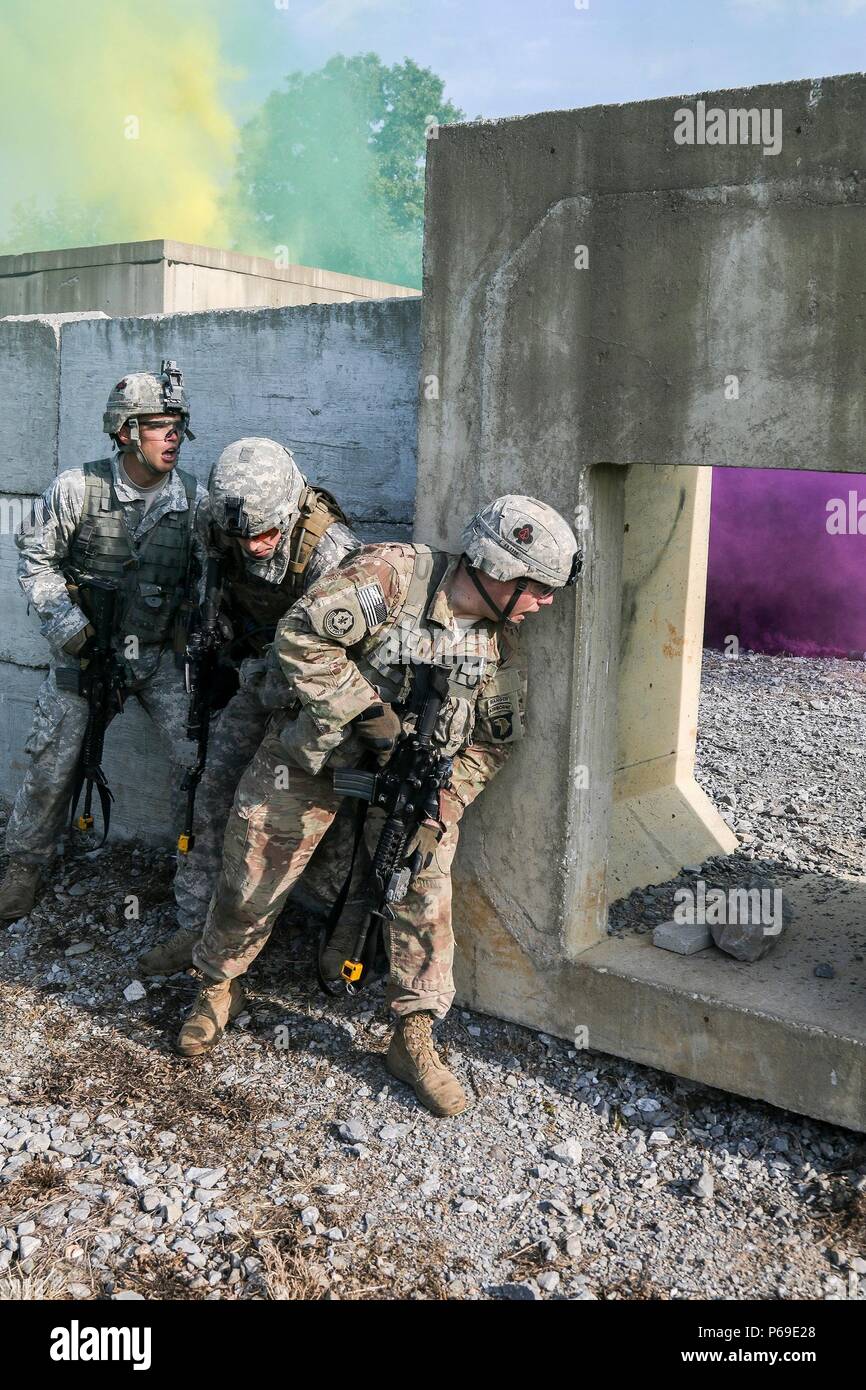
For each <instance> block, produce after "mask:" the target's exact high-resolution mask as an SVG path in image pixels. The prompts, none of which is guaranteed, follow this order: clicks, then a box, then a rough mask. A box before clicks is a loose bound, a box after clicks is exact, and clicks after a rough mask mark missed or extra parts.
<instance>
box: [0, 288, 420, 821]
mask: <svg viewBox="0 0 866 1390" xmlns="http://www.w3.org/2000/svg"><path fill="white" fill-rule="evenodd" d="M419 319H420V300H419V299H418V298H414V299H412V298H405V299H392V300H383V301H377V302H366V303H365V302H357V301H356V302H352V303H345V304H333V305H309V306H305V307H300V308H286V309H260V310H253V311H248V310H241V311H224V312H216V313H196V314H171V315H163V316H155V317H150V318H148V317H143V318H117V319H109V318H105V317H104V316H102V315H99V316H91V317H85V316H80V315H69V316H63V315H61V316H54V317H46V318H38V317H31V318H19V319H14V318H13V319H6V320H0V603H2V604H3V607H4V610H5V612H6V614H7V618H6V623H5V624H4V626H3V629H2V632H0V795H2V796H4V797H6V798H9V797H11V796H13V795H14V793H15V790H16V788H17V786H18V783H19V781H20V778H21V775H22V772H23V767H24V763H23V760H22V750H23V744H24V740H25V738H26V736H27V731H28V728H29V724H30V712H31V706H32V702H33V696H34V694H35V691H36V688H37V686H38V683H39V680H40V679H41V675H42V671H41V669H40V668H41V667H43V666H44V665H45V663H46V662H47V656H48V651H47V647H46V644H45V642H44V641H43V639H42V637H41V636H40V634H39V629H38V619H37V618H36V617H35V615H34V614H32V613H31V614H30V615H29V616H28V614H27V612H26V605H25V603H24V600H23V596H22V594H21V591H20V589H19V588H18V585H17V582H16V580H15V560H16V554H17V552H16V551H15V547H14V540H13V535H12V532H13V530H14V526H15V524H17V522H18V520H20V517H21V514H22V509H24V510H26V509H28V508H29V506H30V504H31V501H32V498H33V496H34V495H35V494H38V493H39V492H40V491H42V490H43V489H44V488H45V487H47V486H48V484H49V483H50V482H51V480H52V478H53V477H54V476H55V475H56V473H57V471H59V470H63V469H66V468H73V467H76V466H80V464H81V463H83V462H84V461H85V460H87V459H92V458H98V457H102V456H104V455H105V454H106V452H107V448H106V445H107V440H106V437H105V436H104V435H103V434H102V432H101V428H100V426H101V418H102V411H103V408H104V404H105V400H106V397H107V395H108V392H109V390H110V389H111V387H112V386H113V384H114V383H115V381H117V380H118V379H119V377H120V376H122V375H123V374H124V372H127V371H129V370H130V369H131V368H134V367H144V368H153V367H154V366H158V364H159V359H160V358H161V357H173V358H175V359H176V360H177V361H178V362H179V363H180V365H181V367H182V368H183V370H184V372H185V374H186V380H187V384H188V386H189V393H190V397H191V408H192V421H193V429H194V431H195V433H196V439H195V440H194V441H193V442H192V443H187V444H185V446H184V453H183V463H184V466H185V467H187V468H189V469H191V470H192V471H193V472H194V473H195V474H196V476H197V477H198V478H199V479H201V481H202V482H205V481H206V480H207V475H208V472H209V470H210V468H211V465H212V463H213V462H214V460H215V459H216V458H217V457H218V455H219V453H220V452H221V450H222V449H223V448H224V447H225V446H226V444H228V443H230V442H231V441H232V440H234V439H238V438H240V437H241V436H242V435H244V434H262V435H267V436H271V437H273V438H275V439H279V440H281V441H282V442H283V443H285V444H287V445H288V446H289V447H290V448H291V449H292V450H293V451H294V453H295V457H296V459H297V462H298V465H299V467H300V468H301V470H302V471H303V472H304V473H305V474H306V475H307V476H308V477H309V478H310V480H311V481H313V482H317V483H319V484H321V485H322V486H324V487H327V488H329V489H330V490H331V491H333V492H334V493H336V495H337V496H338V497H339V498H340V500H341V501H342V503H343V505H344V507H345V509H346V511H347V512H348V513H349V515H350V516H351V517H352V518H353V519H354V520H355V521H356V523H357V524H358V529H359V530H360V532H361V534H362V535H363V536H364V538H365V539H367V540H377V539H382V538H384V537H385V536H389V537H392V536H395V535H397V536H405V535H408V534H409V530H410V527H411V521H412V511H413V503H414V493H415V436H416V409H417V407H416V400H417V383H418V359H419ZM22 420H23V422H24V424H23V426H22ZM106 770H107V772H108V776H109V780H110V782H111V785H112V787H113V788H115V790H116V791H117V796H118V801H117V806H116V811H115V816H116V825H117V831H118V833H120V834H124V833H127V834H136V835H141V836H142V837H144V838H146V839H150V840H154V839H159V838H162V837H164V835H165V834H167V833H168V829H169V826H168V803H167V797H166V792H167V788H166V782H165V775H164V772H163V760H162V757H161V754H160V751H159V745H158V743H157V741H156V740H155V738H154V737H153V735H152V732H151V730H150V727H149V725H148V723H147V720H146V719H145V717H144V716H143V715H142V714H140V712H139V711H137V710H136V709H131V710H129V711H128V712H127V713H125V714H124V716H123V718H122V719H120V720H117V721H116V722H115V724H114V725H113V726H112V728H111V729H110V730H109V735H108V740H107V759H106ZM115 816H113V817H112V829H113V828H114V826H115Z"/></svg>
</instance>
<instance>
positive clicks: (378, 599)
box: [355, 584, 388, 627]
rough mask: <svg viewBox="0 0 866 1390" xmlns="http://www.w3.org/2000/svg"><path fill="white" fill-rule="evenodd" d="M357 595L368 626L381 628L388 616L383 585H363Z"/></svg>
mask: <svg viewBox="0 0 866 1390" xmlns="http://www.w3.org/2000/svg"><path fill="white" fill-rule="evenodd" d="M355 593H356V594H357V596H358V603H359V604H360V607H361V612H362V613H363V615H364V620H365V622H366V624H367V626H368V627H379V625H380V624H381V623H384V621H385V619H386V618H387V616H388V605H387V603H386V602H385V591H384V590H383V588H382V586H381V584H363V585H362V586H361V588H360V589H356V590H355Z"/></svg>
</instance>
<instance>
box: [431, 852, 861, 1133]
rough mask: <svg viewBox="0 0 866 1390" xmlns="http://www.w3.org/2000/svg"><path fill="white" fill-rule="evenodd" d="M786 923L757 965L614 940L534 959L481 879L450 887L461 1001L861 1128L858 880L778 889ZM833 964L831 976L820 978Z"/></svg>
mask: <svg viewBox="0 0 866 1390" xmlns="http://www.w3.org/2000/svg"><path fill="white" fill-rule="evenodd" d="M785 894H786V897H789V898H790V900H791V903H792V905H793V907H794V910H795V920H794V926H793V927H792V928H791V929H790V931H789V932H788V933H787V934H786V935H785V936H784V937H783V938H782V939H781V940H780V941H779V943H778V945H777V946H776V947H775V949H774V950H773V951H772V952H771V953H770V954H769V955H768V956H767V957H765V959H764V960H762V961H757V962H755V963H754V964H752V965H747V964H744V963H743V962H740V961H735V960H733V959H731V958H730V957H728V956H725V955H723V954H722V953H721V952H720V951H717V950H716V949H715V948H711V949H710V950H707V951H699V952H698V953H697V954H695V955H693V956H676V955H673V954H672V953H671V952H669V951H662V950H659V949H658V948H656V947H654V946H653V945H652V943H651V941H650V940H649V938H648V937H645V936H632V937H627V938H624V939H621V940H620V939H614V938H609V939H608V940H607V941H605V942H602V943H601V944H600V945H598V946H593V947H591V948H590V949H589V950H587V951H584V952H583V953H582V954H581V955H579V956H578V957H577V958H576V959H573V960H561V961H559V962H554V963H551V964H545V963H543V962H541V961H539V960H533V959H530V958H529V956H527V955H526V953H525V952H523V951H522V950H521V948H520V947H519V946H518V944H517V942H516V941H515V940H514V938H513V936H512V935H511V934H510V933H509V932H508V931H507V930H506V929H505V928H504V927H503V926H502V924H501V921H500V920H499V919H498V918H497V917H496V914H495V909H493V907H492V904H491V903H490V902H489V900H488V899H487V898H486V897H485V895H484V893H483V892H482V891H481V890H480V889H479V886H478V884H477V883H476V882H474V881H472V880H469V881H467V880H466V879H465V878H463V879H462V881H460V883H459V884H458V892H457V893H456V895H455V901H456V902H457V903H459V904H460V908H459V920H458V921H457V922H456V924H455V931H456V932H457V935H458V950H457V978H458V995H459V998H460V1000H461V1002H462V1003H464V1004H466V1005H467V1006H469V1007H471V1008H475V1009H479V1010H481V1012H483V1013H489V1014H492V1015H494V1016H496V1017H498V1018H506V1019H509V1020H511V1021H513V1022H515V1023H522V1024H524V1025H526V1026H528V1027H530V1028H543V1029H544V1031H545V1032H548V1033H554V1034H556V1035H557V1036H559V1037H562V1038H568V1039H574V1036H575V1029H576V1028H578V1027H581V1026H583V1027H585V1028H586V1029H587V1030H588V1040H589V1047H590V1048H591V1049H592V1051H594V1052H608V1053H612V1054H614V1055H615V1056H618V1057H628V1058H630V1059H631V1060H632V1061H634V1062H639V1063H642V1064H643V1065H645V1066H651V1067H657V1068H659V1070H661V1071H667V1072H673V1073H674V1075H676V1076H684V1077H687V1078H689V1079H690V1080H693V1081H699V1082H701V1083H702V1084H704V1085H706V1086H715V1087H718V1088H719V1089H720V1090H725V1091H733V1092H735V1093H737V1094H739V1095H743V1096H749V1097H751V1098H752V1099H754V1100H762V1101H768V1102H769V1103H771V1104H773V1105H778V1106H783V1107H785V1108H786V1109H789V1110H794V1111H797V1112H798V1113H800V1114H804V1115H811V1116H812V1117H814V1118H815V1119H819V1120H826V1121H828V1122H829V1123H831V1124H838V1125H844V1126H845V1127H846V1128H848V1129H853V1130H857V1131H859V1132H863V1131H866V1066H864V1064H866V1011H864V1009H863V1000H864V996H866V965H864V963H863V961H864V956H866V949H864V947H866V930H864V927H863V925H862V924H863V922H864V921H866V882H861V881H845V880H838V881H837V880H827V879H826V878H820V877H818V876H809V877H805V878H803V879H800V880H797V881H796V883H795V884H793V885H787V884H786V886H785ZM821 960H828V961H830V962H831V963H833V964H834V968H835V970H836V976H835V978H834V979H832V980H819V979H816V978H815V976H814V974H813V969H814V964H815V963H817V962H819V961H821Z"/></svg>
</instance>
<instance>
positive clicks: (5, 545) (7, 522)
mask: <svg viewBox="0 0 866 1390" xmlns="http://www.w3.org/2000/svg"><path fill="white" fill-rule="evenodd" d="M32 503H33V498H32V497H27V496H19V497H16V496H4V495H2V494H0V596H2V598H0V601H2V604H3V623H2V626H0V663H3V662H12V663H14V665H16V666H23V667H26V666H36V667H41V666H45V665H46V663H47V661H48V647H47V645H46V643H45V640H44V638H43V637H42V635H41V633H40V631H39V619H38V618H37V617H36V615H35V614H34V613H32V612H30V613H28V611H27V604H26V602H25V600H24V595H23V593H22V592H21V589H20V588H19V585H18V578H17V568H18V550H17V548H16V546H15V531H16V530H17V527H18V525H19V523H20V522H21V520H22V519H23V520H25V521H29V520H30V517H31V514H32V513H31V507H32ZM5 673H6V672H5V667H4V666H2V665H0V675H2V674H5ZM0 688H2V680H0Z"/></svg>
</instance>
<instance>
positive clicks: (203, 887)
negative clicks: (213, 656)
mask: <svg viewBox="0 0 866 1390" xmlns="http://www.w3.org/2000/svg"><path fill="white" fill-rule="evenodd" d="M267 696H268V687H267V686H266V682H265V675H264V672H256V673H255V674H254V675H252V676H251V677H250V678H249V679H247V680H246V681H245V682H244V684H243V685H242V686H241V688H240V690H238V691H237V693H236V694H235V695H233V696H232V698H231V700H229V702H228V704H227V705H226V706H225V708H224V709H223V710H221V711H220V713H219V715H217V717H216V718H215V720H214V722H213V724H212V726H211V734H210V740H209V744H208V754H207V765H206V768H205V772H204V776H203V777H202V779H201V782H200V783H199V786H198V791H197V793H196V802H195V844H194V845H193V847H192V850H191V851H190V853H189V854H181V855H178V860H177V872H176V873H175V878H174V897H175V903H176V904H177V920H178V923H179V925H180V926H181V927H185V928H187V929H189V930H195V931H197V932H199V933H201V932H202V931H203V930H204V924H205V919H206V917H207V909H208V904H209V903H210V900H211V898H212V897H213V894H214V889H215V888H216V885H217V879H218V877H219V871H220V865H221V863H222V856H223V839H224V837H225V831H226V824H227V822H228V818H229V812H230V811H231V808H232V801H233V799H234V794H235V790H236V788H237V785H238V782H239V781H240V779H241V775H242V773H243V771H244V769H245V768H246V767H247V765H248V764H249V762H250V761H251V759H252V757H253V755H254V753H255V752H256V749H257V748H258V747H259V746H260V744H261V742H262V739H263V738H264V735H265V731H266V729H267V726H268V722H269V720H270V718H271V716H272V714H273V713H274V707H273V704H269V703H268V702H267ZM298 775H300V774H298ZM348 809H349V808H347V810H348ZM345 821H348V817H347V816H345V815H341V816H340V817H339V822H340V823H339V824H336V825H334V827H333V829H332V830H331V832H330V833H329V834H328V835H326V836H325V837H324V840H323V842H322V844H321V845H320V846H319V848H318V850H317V852H316V856H315V859H314V861H313V864H312V865H311V867H310V872H309V873H308V874H307V876H306V878H305V881H304V885H303V887H302V886H301V885H300V884H299V885H298V886H297V888H296V889H295V891H294V892H293V894H292V900H293V902H297V903H298V904H299V906H300V907H302V908H303V909H304V910H305V911H306V912H308V913H310V914H311V915H320V916H324V913H325V909H326V906H327V905H329V904H330V903H331V902H332V901H333V900H334V898H335V897H336V896H337V893H338V892H339V890H340V885H341V883H342V881H343V877H344V875H345V872H346V871H347V870H348V867H349V863H350V860H351V842H350V840H349V838H348V827H347V826H346V825H344V822H345Z"/></svg>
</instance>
